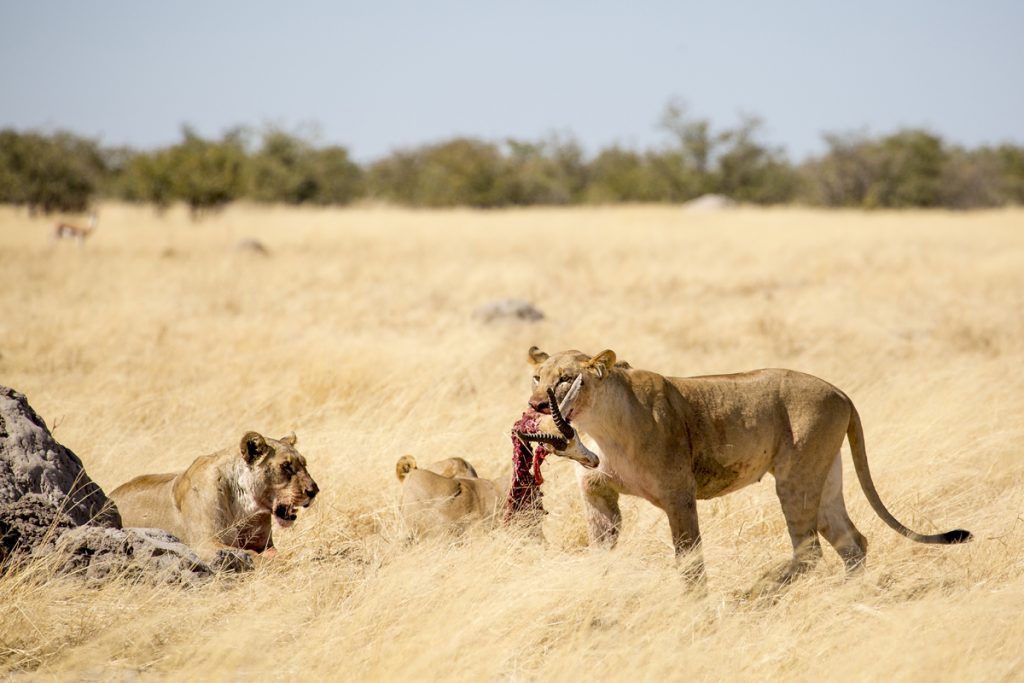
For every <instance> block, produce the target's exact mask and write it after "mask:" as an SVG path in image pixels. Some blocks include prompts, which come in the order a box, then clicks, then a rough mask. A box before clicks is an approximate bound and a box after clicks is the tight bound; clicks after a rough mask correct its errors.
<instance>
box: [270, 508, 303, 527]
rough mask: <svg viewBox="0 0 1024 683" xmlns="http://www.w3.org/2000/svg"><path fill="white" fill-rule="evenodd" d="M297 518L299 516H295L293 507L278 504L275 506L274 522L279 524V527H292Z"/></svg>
mask: <svg viewBox="0 0 1024 683" xmlns="http://www.w3.org/2000/svg"><path fill="white" fill-rule="evenodd" d="M297 517H298V515H296V514H295V507H294V506H292V505H285V504H284V503H278V504H277V505H275V506H274V521H275V522H277V524H278V526H282V527H288V526H291V525H292V522H294V521H295V519H296V518H297Z"/></svg>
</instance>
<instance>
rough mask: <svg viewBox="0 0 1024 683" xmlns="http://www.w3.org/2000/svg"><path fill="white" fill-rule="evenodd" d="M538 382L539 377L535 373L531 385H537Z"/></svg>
mask: <svg viewBox="0 0 1024 683" xmlns="http://www.w3.org/2000/svg"><path fill="white" fill-rule="evenodd" d="M538 384H540V377H538V376H537V375H534V376H533V386H537V385H538Z"/></svg>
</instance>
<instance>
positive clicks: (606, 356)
mask: <svg viewBox="0 0 1024 683" xmlns="http://www.w3.org/2000/svg"><path fill="white" fill-rule="evenodd" d="M585 365H586V366H587V367H588V368H593V369H594V372H596V373H597V376H598V378H601V377H604V376H605V375H606V374H607V373H608V371H609V370H611V369H612V368H613V367H615V352H614V351H612V350H611V349H605V350H604V351H602V352H601V353H599V354H597V355H596V356H594V357H593V358H591V359H590V360H588V361H587V362H586V363H585Z"/></svg>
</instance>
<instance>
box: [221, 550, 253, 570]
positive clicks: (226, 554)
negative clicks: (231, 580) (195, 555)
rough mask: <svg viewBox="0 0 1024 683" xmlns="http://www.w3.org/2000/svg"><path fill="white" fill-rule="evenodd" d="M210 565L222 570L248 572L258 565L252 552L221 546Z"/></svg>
mask: <svg viewBox="0 0 1024 683" xmlns="http://www.w3.org/2000/svg"><path fill="white" fill-rule="evenodd" d="M210 566H211V567H213V568H214V569H216V570H217V571H221V572H248V571H252V570H253V568H254V567H255V566H256V565H255V563H254V562H253V559H252V553H249V552H248V551H245V550H241V549H239V548H221V549H220V550H218V551H217V554H216V555H214V556H213V561H212V562H210Z"/></svg>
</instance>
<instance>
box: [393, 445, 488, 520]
mask: <svg viewBox="0 0 1024 683" xmlns="http://www.w3.org/2000/svg"><path fill="white" fill-rule="evenodd" d="M395 474H396V475H397V476H398V480H399V481H400V482H402V497H401V502H400V503H399V507H400V510H401V514H402V519H403V521H404V522H405V524H406V526H407V527H408V528H409V530H410V531H412V532H414V533H425V532H428V531H434V530H443V531H463V530H465V529H466V528H467V527H468V526H470V525H471V524H474V523H477V522H490V521H493V520H494V518H495V516H496V514H497V512H498V511H499V510H500V509H501V506H502V504H503V503H504V502H505V498H506V496H507V493H508V486H507V485H505V486H502V485H500V484H499V483H498V482H496V481H492V480H490V479H481V478H480V477H478V476H477V474H476V470H475V469H473V466H472V465H470V464H469V463H468V462H466V461H465V460H463V459H462V458H448V459H447V460H441V461H439V462H434V463H430V464H428V465H423V466H422V467H420V466H417V464H416V459H415V458H413V457H412V456H411V455H403V456H402V457H401V458H399V459H398V462H397V463H395Z"/></svg>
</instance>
